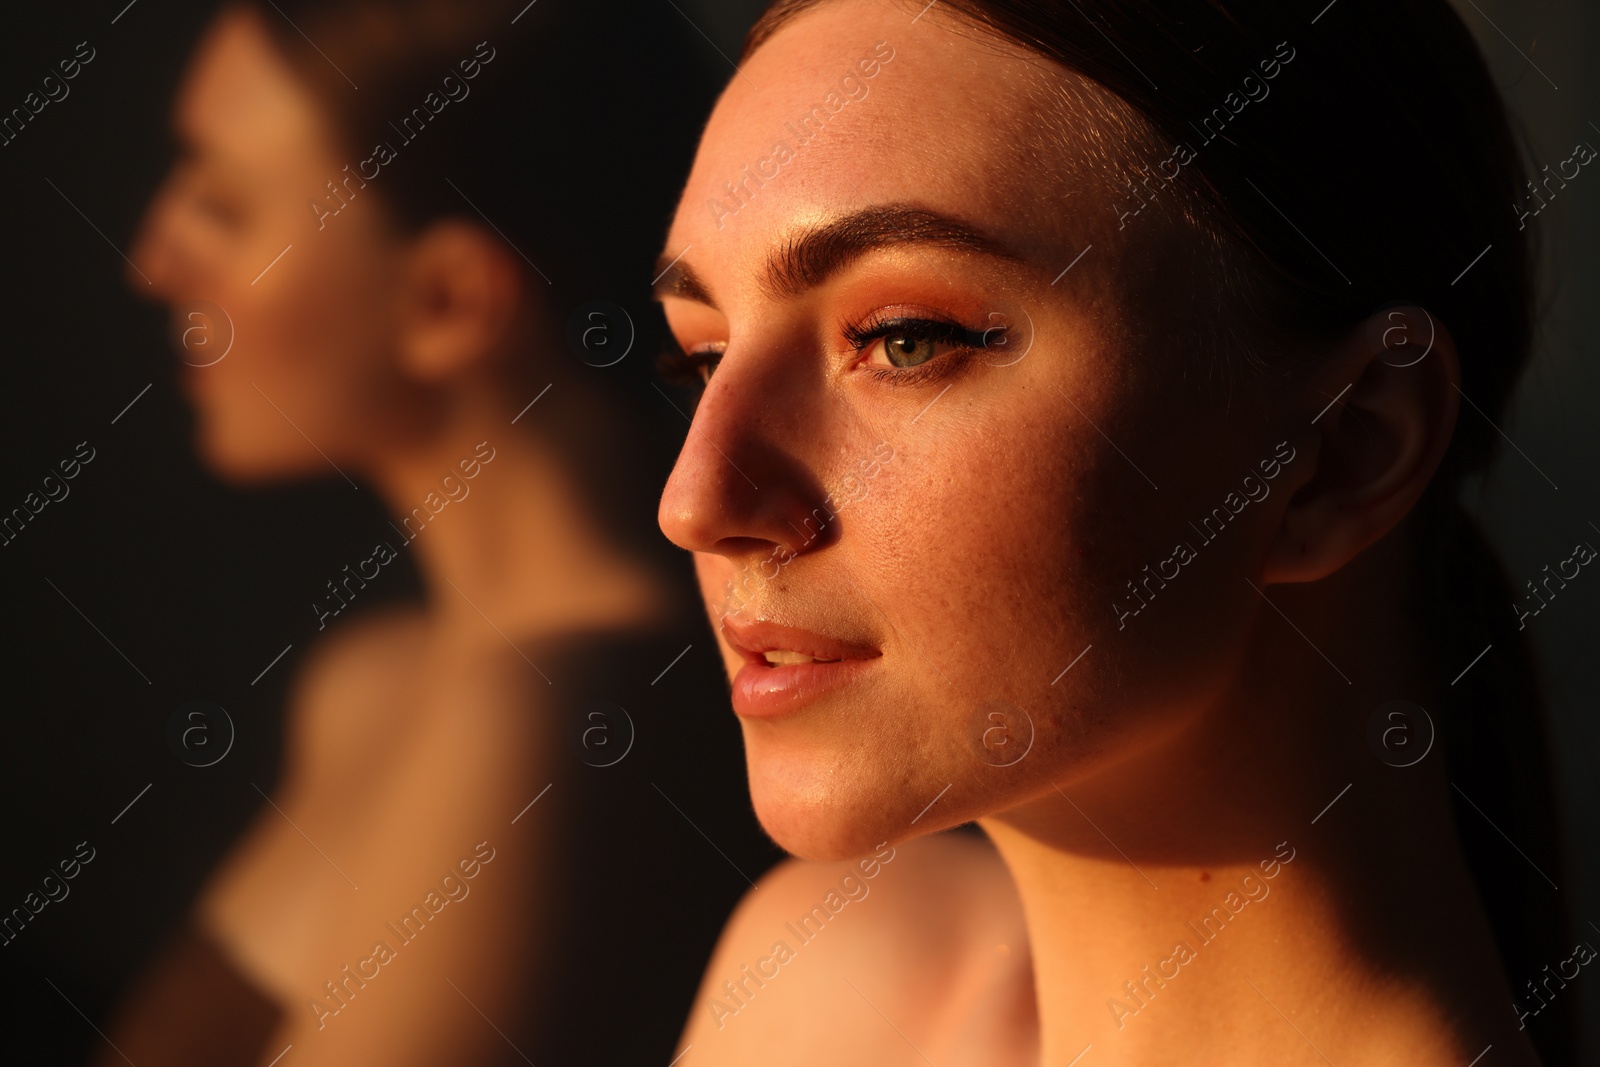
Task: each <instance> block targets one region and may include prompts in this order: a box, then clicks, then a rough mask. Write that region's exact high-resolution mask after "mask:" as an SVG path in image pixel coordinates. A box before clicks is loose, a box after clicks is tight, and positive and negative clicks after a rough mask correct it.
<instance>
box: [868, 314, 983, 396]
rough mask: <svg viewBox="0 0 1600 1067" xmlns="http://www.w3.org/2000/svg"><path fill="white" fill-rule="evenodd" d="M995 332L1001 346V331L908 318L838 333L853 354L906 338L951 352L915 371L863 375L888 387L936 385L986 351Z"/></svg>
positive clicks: (884, 320) (891, 370)
mask: <svg viewBox="0 0 1600 1067" xmlns="http://www.w3.org/2000/svg"><path fill="white" fill-rule="evenodd" d="M996 329H998V331H999V334H1000V339H1001V343H1002V344H1003V343H1004V338H1005V328H1004V327H998V328H991V329H988V330H973V329H968V328H967V327H965V326H962V325H960V324H959V323H955V322H948V321H945V320H942V319H928V318H917V317H915V316H912V317H890V318H876V317H875V318H872V319H869V320H867V321H866V322H864V323H860V324H857V325H851V324H846V325H845V326H843V327H842V328H841V329H840V332H841V333H842V334H844V336H845V339H846V340H848V341H849V342H850V345H851V347H852V348H854V349H855V350H856V351H857V352H865V351H866V350H867V349H868V348H870V347H871V346H872V343H873V342H874V341H878V340H881V339H883V338H885V337H907V338H910V339H912V340H917V341H933V342H942V343H944V344H948V345H953V346H954V347H955V351H953V352H947V353H945V354H944V355H942V356H935V357H934V358H933V359H930V360H928V361H927V362H926V363H920V364H918V365H917V366H915V367H907V368H891V367H870V368H868V369H867V373H869V374H871V375H872V376H873V378H875V379H877V380H878V381H880V382H884V383H886V384H890V385H905V386H910V385H924V384H926V383H928V382H932V381H938V380H939V379H941V378H944V377H947V376H949V375H951V374H954V373H955V372H956V371H958V370H960V369H961V367H962V366H963V365H964V364H965V362H966V357H967V356H970V355H971V354H972V353H973V352H976V351H979V350H982V349H985V348H988V347H989V346H990V345H991V344H992V343H993V341H992V340H991V339H990V336H989V335H990V334H992V333H995V332H996Z"/></svg>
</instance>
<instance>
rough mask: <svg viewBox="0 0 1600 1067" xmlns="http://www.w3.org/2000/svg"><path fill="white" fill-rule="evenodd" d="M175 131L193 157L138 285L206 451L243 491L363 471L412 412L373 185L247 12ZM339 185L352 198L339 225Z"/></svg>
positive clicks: (177, 181)
mask: <svg viewBox="0 0 1600 1067" xmlns="http://www.w3.org/2000/svg"><path fill="white" fill-rule="evenodd" d="M351 91H354V90H351ZM174 126H175V130H176V134H177V138H178V141H179V145H180V153H179V159H178V161H177V163H176V164H175V165H174V166H173V169H172V171H171V173H170V174H169V175H168V177H167V179H166V181H165V182H164V183H163V185H162V187H161V189H160V190H159V192H158V193H157V194H156V196H155V198H154V199H153V200H152V202H151V204H150V206H149V209H148V211H147V214H146V217H145V219H144V223H143V227H142V231H141V233H140V236H139V239H138V241H137V243H136V245H135V248H134V251H133V260H134V262H135V263H136V264H137V265H138V267H139V269H140V270H141V271H142V272H143V275H142V276H141V275H139V274H134V275H131V276H130V280H131V282H132V284H133V285H134V287H135V288H136V289H138V290H140V291H145V292H149V293H151V294H152V295H153V296H155V297H156V298H157V299H159V300H161V301H162V302H164V303H166V304H167V305H169V306H170V307H171V309H172V330H173V334H174V339H175V341H176V342H177V346H176V348H177V353H178V355H179V357H180V358H181V360H182V361H183V363H184V366H183V367H182V375H183V385H184V388H185V391H186V392H187V394H188V395H189V397H190V398H191V399H192V401H193V403H194V406H195V409H196V411H197V413H198V420H199V421H198V437H199V442H198V443H199V447H200V450H201V453H202V456H203V457H204V459H205V460H206V461H207V463H208V464H210V465H211V466H212V467H213V468H214V469H216V470H217V471H218V472H219V473H221V474H223V475H224V476H226V477H229V478H232V479H236V480H239V481H246V482H248V481H257V480H264V479H266V480H270V479H277V478H283V477H291V476H296V475H301V474H306V473H331V472H330V471H329V468H328V463H329V462H330V461H331V462H333V463H337V464H340V465H341V466H344V465H346V464H352V465H359V464H360V463H361V460H362V458H363V456H364V455H365V454H366V453H367V451H368V450H369V449H371V448H372V447H373V446H374V445H375V444H376V443H377V442H379V441H382V440H383V438H384V435H385V432H386V431H387V430H388V429H389V428H390V427H391V426H393V425H396V423H395V420H396V419H398V418H401V417H403V416H404V415H405V414H406V413H407V408H406V405H405V389H404V382H403V381H402V379H401V378H400V376H399V375H398V374H397V372H396V370H395V367H394V358H393V352H394V345H393V335H392V330H393V319H394V316H393V313H392V308H393V296H392V294H393V292H394V290H395V285H396V281H397V278H396V267H395V266H394V264H395V263H396V261H397V259H396V256H395V255H394V250H395V247H396V244H397V238H396V237H395V236H394V235H393V234H391V233H390V232H389V229H388V227H387V225H386V220H385V217H384V215H383V212H382V211H380V210H379V205H378V203H377V200H376V197H375V190H374V189H373V188H372V185H375V184H376V183H369V184H368V188H367V189H365V190H363V189H362V187H361V182H360V180H359V177H357V178H352V179H350V181H349V184H348V186H346V185H345V179H346V178H347V177H348V176H349V175H350V174H352V173H354V163H355V162H356V158H355V156H354V155H353V154H352V153H350V152H347V151H342V150H341V144H340V141H339V139H338V138H336V137H335V135H334V132H333V128H332V126H331V124H330V122H329V120H328V118H327V117H326V115H325V112H324V109H323V108H322V107H321V106H320V105H319V103H318V101H317V100H316V99H315V98H314V97H313V96H312V95H311V92H310V90H309V89H308V88H307V87H306V86H305V85H303V84H302V82H301V81H300V80H298V79H297V78H296V76H295V74H294V73H293V72H292V70H291V69H290V68H289V66H288V65H287V63H286V62H285V60H284V59H283V58H281V57H280V55H279V53H278V52H277V51H276V49H275V47H274V45H273V43H272V41H271V40H270V39H269V37H268V34H267V31H266V30H265V29H264V28H263V26H262V25H261V23H260V21H259V17H258V16H257V15H256V14H254V13H253V12H252V11H251V10H249V9H244V8H238V9H231V10H229V11H227V12H225V13H224V14H223V15H222V16H220V17H219V18H218V19H217V20H216V22H215V23H214V24H213V26H212V27H211V29H210V31H209V32H208V33H207V35H206V37H205V38H204V40H203V41H202V42H201V44H200V46H199V48H198V50H197V51H196V53H195V56H194V59H193V62H192V65H191V67H190V70H189V72H188V75H187V78H186V80H185V82H184V84H183V87H182V89H181V91H180V92H179V95H178V98H177V102H176V105H175V108H174ZM346 164H351V165H352V169H351V170H349V171H347V170H345V169H344V168H345V166H346ZM330 181H332V182H334V184H335V186H336V187H337V188H338V190H339V192H340V193H342V194H343V196H344V198H345V200H346V201H347V202H348V204H349V206H348V207H346V208H344V209H343V210H340V211H339V212H338V214H337V215H331V214H328V213H327V211H328V209H329V208H335V209H336V208H339V206H340V200H339V199H338V198H337V197H335V196H334V195H333V193H331V192H330V191H329V188H328V186H327V183H328V182H330ZM313 204H321V205H324V206H323V207H322V208H321V209H316V208H313V206H312V205H313ZM319 216H320V218H319ZM146 278H148V279H149V281H148V283H147V282H146V280H145V279H146ZM224 352H226V355H223V353H224ZM219 357H221V358H220V359H219ZM212 361H215V362H212ZM206 364H209V365H206ZM319 450H320V451H321V453H322V455H319V454H318V452H319Z"/></svg>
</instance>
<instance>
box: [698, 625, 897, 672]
mask: <svg viewBox="0 0 1600 1067" xmlns="http://www.w3.org/2000/svg"><path fill="white" fill-rule="evenodd" d="M722 636H723V638H724V639H725V640H726V641H727V642H728V644H729V645H731V646H732V647H733V650H734V651H735V652H737V653H739V654H740V655H741V656H743V657H744V658H745V660H746V661H747V662H749V663H756V664H760V665H762V666H767V665H768V664H767V660H766V657H765V656H764V655H763V653H765V652H774V651H785V652H799V653H801V654H802V655H806V656H810V657H811V658H812V659H821V660H830V659H872V658H874V657H876V656H879V655H881V654H882V653H880V652H879V651H878V650H877V649H876V648H872V647H871V646H868V645H863V644H855V643H852V642H848V641H841V640H839V639H837V638H833V637H828V636H827V635H825V634H819V633H813V632H812V631H810V630H800V629H796V628H795V627H793V626H780V625H778V624H777V623H773V622H763V621H760V620H756V621H754V622H740V621H738V620H737V619H735V618H733V617H732V616H731V615H730V616H727V617H726V618H724V619H723V620H722Z"/></svg>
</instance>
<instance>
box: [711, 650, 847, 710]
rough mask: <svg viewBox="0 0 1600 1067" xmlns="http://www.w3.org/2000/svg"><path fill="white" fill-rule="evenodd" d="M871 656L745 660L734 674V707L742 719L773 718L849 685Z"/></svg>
mask: <svg viewBox="0 0 1600 1067" xmlns="http://www.w3.org/2000/svg"><path fill="white" fill-rule="evenodd" d="M876 662H877V660H876V658H874V659H843V660H839V661H837V662H835V663H790V664H785V665H784V666H781V667H765V666H761V665H759V664H755V663H747V664H745V665H744V667H743V668H741V669H740V671H739V673H738V674H736V675H734V677H733V710H734V711H735V712H737V713H738V714H739V716H740V717H742V718H747V719H775V718H778V717H780V716H782V715H786V714H788V713H790V712H792V711H798V710H799V709H800V708H802V707H804V706H805V705H807V704H809V703H811V702H812V701H814V700H818V699H820V698H822V697H824V696H828V695H829V694H832V693H836V692H838V691H840V690H841V689H844V688H845V687H847V686H849V685H850V684H852V683H853V682H855V681H856V680H857V679H859V678H860V677H861V676H862V674H863V673H865V672H866V671H869V670H871V669H872V665H873V664H874V663H876Z"/></svg>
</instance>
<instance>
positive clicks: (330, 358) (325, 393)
mask: <svg viewBox="0 0 1600 1067" xmlns="http://www.w3.org/2000/svg"><path fill="white" fill-rule="evenodd" d="M341 221H351V222H352V223H353V222H354V220H349V219H346V220H341ZM287 229H288V228H287V227H286V230H287ZM304 229H305V232H303V233H299V234H298V235H297V237H296V239H295V240H293V241H292V242H290V241H285V242H284V243H282V244H273V243H266V242H264V241H263V240H251V241H249V242H242V243H241V245H240V247H239V249H238V250H237V251H236V252H235V253H234V254H233V255H232V263H231V264H230V265H229V267H228V269H227V270H226V271H224V270H221V269H216V270H215V271H214V272H212V273H211V278H212V279H213V281H212V284H211V285H209V286H207V287H206V289H207V290H208V291H207V292H206V293H205V294H204V297H205V299H209V300H211V301H213V302H214V303H216V304H217V305H219V306H220V307H222V308H223V309H224V310H225V311H226V312H227V315H228V319H229V320H230V321H231V326H232V330H233V348H232V349H231V350H230V351H229V354H228V356H227V357H226V358H225V359H224V360H222V361H221V362H220V363H217V364H216V365H214V366H209V367H203V368H196V369H187V368H186V369H185V373H186V374H187V375H188V376H189V378H190V385H191V386H192V389H191V395H193V396H194V398H195V399H196V401H197V407H198V408H199V410H200V415H201V419H202V438H203V440H204V441H205V442H206V443H207V449H206V450H207V452H208V453H210V454H211V455H212V458H213V459H215V460H218V461H220V463H221V465H223V466H225V467H228V468H230V469H233V470H235V471H236V472H238V473H241V474H245V473H251V474H256V475H262V476H266V475H271V474H280V475H296V474H299V473H304V472H309V471H317V472H321V471H325V470H326V461H325V460H324V459H323V458H322V456H320V455H318V454H317V450H316V449H321V450H322V452H324V453H327V454H328V456H329V457H330V458H332V459H333V460H334V462H341V461H343V460H349V459H353V458H356V457H358V456H359V452H358V451H357V450H358V449H359V448H361V447H362V440H361V439H360V438H359V437H353V436H352V434H353V429H354V428H356V427H367V428H369V429H371V428H373V427H379V428H381V427H382V426H383V420H384V418H385V416H388V417H393V416H394V413H395V412H397V411H398V412H401V413H403V412H404V410H405V408H404V407H403V405H396V404H394V403H392V400H393V399H394V396H395V391H396V388H397V385H398V382H397V380H396V378H397V372H396V369H395V366H394V362H393V360H392V358H391V353H392V352H393V348H392V343H391V341H390V335H391V331H392V320H391V317H390V314H389V308H388V307H387V306H385V303H384V300H383V289H382V277H383V276H382V273H381V271H380V270H379V269H377V268H376V267H375V266H374V263H373V260H374V257H377V256H379V255H380V247H379V246H376V245H374V244H372V243H370V242H365V243H364V242H363V241H361V240H358V239H357V238H358V235H357V234H355V233H350V234H342V235H341V234H332V233H328V232H324V233H317V232H315V231H314V230H311V229H310V228H304ZM289 232H293V231H289ZM285 246H291V247H289V248H288V251H287V252H285V251H284V248H285ZM280 253H282V255H281V258H279V256H280ZM274 259H276V262H274ZM213 294H214V295H213ZM291 420H292V425H291ZM302 434H304V436H302ZM377 436H379V435H373V436H372V437H369V438H368V439H367V440H368V441H369V442H370V441H371V440H374V439H376V437H377ZM307 438H309V439H310V440H311V441H313V442H315V443H316V449H313V448H312V447H311V446H310V445H309V444H307Z"/></svg>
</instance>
